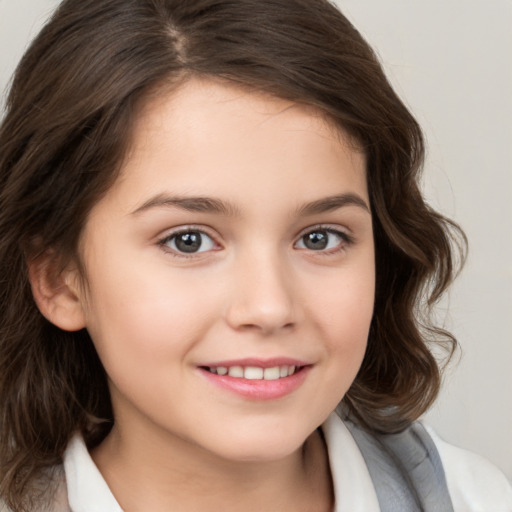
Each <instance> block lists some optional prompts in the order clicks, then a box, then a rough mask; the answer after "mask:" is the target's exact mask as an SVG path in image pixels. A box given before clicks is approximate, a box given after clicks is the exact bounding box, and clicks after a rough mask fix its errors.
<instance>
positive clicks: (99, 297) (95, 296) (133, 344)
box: [87, 264, 218, 371]
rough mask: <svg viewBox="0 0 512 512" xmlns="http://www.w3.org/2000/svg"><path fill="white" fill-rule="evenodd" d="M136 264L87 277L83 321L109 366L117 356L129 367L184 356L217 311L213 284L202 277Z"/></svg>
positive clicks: (168, 361)
mask: <svg viewBox="0 0 512 512" xmlns="http://www.w3.org/2000/svg"><path fill="white" fill-rule="evenodd" d="M139 268H143V269H144V271H137V268H131V269H127V268H123V266H122V264H121V265H119V266H117V268H111V269H110V270H109V271H107V272H102V275H94V276H92V278H91V282H93V283H94V285H95V286H94V288H93V289H92V290H91V297H90V300H89V304H90V305H91V306H90V308H89V310H88V312H87V326H88V330H89V332H90V334H91V337H92V339H93V340H94V343H95V346H96V349H97V350H98V353H99V355H100V358H101V359H102V361H103V364H104V366H105V367H106V369H107V371H108V367H109V366H111V365H113V364H115V365H117V364H120V362H121V361H120V358H122V360H123V361H122V362H123V364H125V365H128V364H130V366H131V367H132V368H130V370H132V371H137V370H138V369H139V368H141V367H143V366H144V365H142V364H141V363H142V361H145V362H146V363H151V364H155V365H159V364H166V363H167V364H169V363H170V362H172V361H170V359H174V360H176V359H183V358H184V357H186V354H187V352H188V351H189V350H190V349H191V348H193V347H194V345H195V344H196V343H198V342H199V341H200V340H201V338H202V337H203V335H204V333H205V331H206V330H207V329H208V328H209V326H210V325H211V322H213V321H214V319H215V317H216V316H218V315H217V309H218V307H217V303H216V301H215V298H214V297H213V296H212V293H211V289H210V288H208V287H204V286H203V284H204V283H203V282H202V280H201V279H195V278H194V279H191V278H190V277H189V276H188V275H186V273H183V272H171V271H167V272H162V271H159V272H157V271H155V270H154V268H153V267H152V266H151V265H141V266H140V267H139ZM205 288H206V289H205ZM213 289H214V288H213ZM198 312H200V314H199V313H198ZM146 367H147V366H146Z"/></svg>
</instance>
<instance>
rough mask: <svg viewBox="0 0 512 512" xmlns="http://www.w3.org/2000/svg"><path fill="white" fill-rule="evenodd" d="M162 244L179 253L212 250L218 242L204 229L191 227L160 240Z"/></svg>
mask: <svg viewBox="0 0 512 512" xmlns="http://www.w3.org/2000/svg"><path fill="white" fill-rule="evenodd" d="M160 245H163V246H165V247H166V248H169V249H172V250H173V251H175V252H178V253H184V254H195V253H200V252H206V251H211V250H212V249H214V248H215V245H216V244H215V242H214V241H213V239H212V238H211V237H210V236H209V235H207V234H206V233H204V232H203V231H199V230H192V229H190V230H187V231H180V232H179V233H174V234H172V235H170V236H167V237H166V238H164V239H163V240H162V241H161V242H160Z"/></svg>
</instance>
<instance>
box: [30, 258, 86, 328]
mask: <svg viewBox="0 0 512 512" xmlns="http://www.w3.org/2000/svg"><path fill="white" fill-rule="evenodd" d="M27 265H28V275H29V280H30V285H31V287H32V294H33V296H34V300H35V302H36V304H37V307H38V309H39V311H40V312H41V314H42V315H43V316H44V317H45V318H46V319H47V320H48V321H50V322H51V323H52V324H54V325H56V326H57V327H59V328H60V329H63V330H65V331H78V330H79V329H83V328H84V327H85V316H84V312H83V297H82V292H81V290H80V287H79V278H78V270H77V269H75V268H73V269H64V270H57V269H56V265H57V262H56V255H55V253H54V251H51V250H48V251H46V252H44V253H43V254H42V255H40V256H38V257H37V258H35V259H32V260H29V261H28V262H27Z"/></svg>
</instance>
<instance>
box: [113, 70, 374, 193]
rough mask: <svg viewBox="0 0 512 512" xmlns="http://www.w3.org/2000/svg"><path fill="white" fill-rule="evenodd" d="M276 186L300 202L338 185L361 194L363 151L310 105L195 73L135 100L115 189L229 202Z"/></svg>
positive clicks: (363, 188) (336, 188)
mask: <svg viewBox="0 0 512 512" xmlns="http://www.w3.org/2000/svg"><path fill="white" fill-rule="evenodd" d="M276 187H277V188H280V189H283V188H286V190H287V195H286V197H287V198H291V199H293V197H294V195H296V196H297V200H298V199H299V197H298V196H301V197H300V200H304V201H307V200H315V199H317V197H316V196H322V195H324V196H325V195H332V192H339V193H342V192H347V190H341V189H344V188H348V189H352V190H348V191H349V192H357V193H358V194H359V195H362V196H363V197H364V198H365V199H367V190H366V176H365V158H364V155H363V153H362V151H361V150H359V149H358V148H357V146H355V144H354V143H353V141H352V140H350V139H349V138H348V137H347V135H346V134H345V133H344V132H343V131H342V130H340V129H339V128H337V127H335V126H334V123H333V122H332V121H330V120H329V119H328V118H327V116H326V115H325V114H324V113H323V112H322V111H320V110H319V109H317V108H315V107H312V106H309V105H304V104H299V103H294V102H292V101H288V100H284V99H280V98H276V97H272V96H269V95H265V94H262V93H258V92H253V91H248V90H247V89H244V88H241V87H238V86H236V85H230V84H227V83H225V82H220V81H213V80H199V79H193V80H189V81H187V82H185V83H184V84H183V85H181V86H180V87H179V88H178V89H177V90H175V91H172V92H165V91H164V92H160V93H158V94H154V95H152V96H151V97H150V98H148V99H147V100H146V102H145V103H144V104H143V105H142V106H141V108H140V110H139V112H138V115H137V118H136V122H135V125H134V130H133V135H132V140H131V144H130V147H129V151H128V153H127V157H126V160H125V163H124V165H123V167H122V172H121V179H120V180H119V182H118V186H117V189H118V190H120V189H128V188H130V189H131V192H133V191H134V190H136V191H137V194H138V195H141V194H147V195H148V194H155V193H158V192H161V191H167V192H172V193H174V194H196V195H203V194H205V193H206V194H207V195H210V194H211V195H214V196H217V197H221V198H222V197H223V196H224V195H228V196H232V197H233V198H234V200H235V201H236V195H237V193H238V192H240V191H242V190H245V192H246V193H247V192H252V194H250V195H252V196H255V197H257V198H259V201H262V200H264V199H265V198H268V199H269V201H270V200H272V199H273V200H274V201H273V202H274V203H275V202H276V200H278V202H279V200H280V199H281V198H282V196H281V197H275V189H276ZM248 188H249V189H251V190H248ZM159 189H160V190H159ZM164 189H167V190H164ZM169 189H172V190H169ZM328 192H331V194H328ZM137 194H136V195H137ZM304 195H308V196H309V197H302V196H304ZM241 199H242V201H245V199H247V197H246V198H245V199H244V198H241Z"/></svg>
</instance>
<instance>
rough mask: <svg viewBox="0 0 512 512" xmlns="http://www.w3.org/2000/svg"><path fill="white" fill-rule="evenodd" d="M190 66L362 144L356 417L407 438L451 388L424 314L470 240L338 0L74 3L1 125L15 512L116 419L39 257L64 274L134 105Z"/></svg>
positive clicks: (0, 348) (8, 478)
mask: <svg viewBox="0 0 512 512" xmlns="http://www.w3.org/2000/svg"><path fill="white" fill-rule="evenodd" d="M194 76H195V77H206V78H208V77H211V78H215V79H220V80H226V81H229V82H231V83H236V84H239V85H241V86H243V87H246V88H250V89H251V90H254V91H258V92H263V93H267V94H270V95H274V96H277V97H281V98H284V99H288V100H292V101H297V102H301V103H305V104H309V105H312V106H314V107H316V108H318V109H319V110H320V111H321V112H323V113H325V115H326V116H327V117H328V118H329V119H330V120H332V121H333V122H334V124H335V125H336V126H337V127H338V128H339V129H340V130H343V131H345V132H346V133H347V134H348V135H349V136H350V137H351V138H352V139H353V140H354V141H356V143H357V147H360V148H361V149H362V150H363V151H364V153H365V155H366V158H367V179H368V189H369V194H370V200H371V208H372V215H373V222H374V233H375V235H374V236H375V247H376V270H377V283H376V297H375V312H374V317H373V321H372V325H371V329H370V336H369V343H368V349H367V352H366V355H365V358H364V361H363V364H362V366H361V369H360V371H359V373H358V375H357V377H356V379H355V381H354V383H353V385H352V386H351V388H350V389H349V391H348V392H347V394H346V396H345V398H344V400H343V404H344V410H345V412H346V413H347V414H349V415H351V416H352V417H353V418H355V420H356V421H358V422H359V423H360V424H362V425H363V426H364V427H366V428H368V429H370V430H373V431H378V432H396V431H399V430H401V429H403V428H404V427H406V426H407V425H408V424H409V423H410V422H411V421H414V420H415V419H417V418H418V417H419V416H420V415H421V414H422V413H423V412H424V411H425V410H426V409H427V408H428V407H429V406H430V405H431V404H432V402H433V401H434V400H435V398H436V396H437V394H438V391H439V386H440V378H441V373H440V368H439V365H438V363H437V362H436V360H435V358H434V357H433V355H432V354H431V352H430V350H429V345H431V344H445V345H446V346H447V347H448V355H450V354H451V353H452V352H453V350H454V348H455V346H456V342H455V339H454V338H453V336H451V335H450V334H449V333H448V332H445V331H443V330H442V329H440V328H437V327H435V326H433V325H432V324H431V323H430V321H429V317H428V315H423V314H422V312H425V311H427V309H425V308H430V307H431V306H432V305H433V304H435V302H436V301H437V300H438V299H439V298H440V296H441V295H442V293H443V292H444V291H445V289H446V288H447V286H448V285H449V284H450V282H451V280H452V279H453V277H454V274H455V272H456V268H457V264H458V263H457V262H458V260H457V254H460V255H461V256H460V261H462V260H463V259H464V251H465V237H464V235H463V233H462V232H461V231H460V229H459V228H458V226H457V225H456V224H454V223H453V222H451V221H450V220H448V219H446V218H445V217H443V216H442V215H440V214H439V213H436V212H435V211H433V210H432V209H431V208H430V207H429V206H428V205H427V204H426V203H425V201H424V200H423V198H422V195H421V192H420V189H419V178H420V173H421V169H422V164H423V158H424V143H423V138H422V133H421V130H420V128H419V126H418V124H417V123H416V121H415V120H414V118H413V117H412V116H411V114H410V113H409V112H408V110H407V109H406V108H405V106H404V105H403V103H402V102H401V101H400V99H399V98H398V97H397V95H396V94H395V93H394V91H393V90H392V88H391V86H390V85H389V83H388V81H387V80H386V78H385V75H384V73H383V71H382V69H381V66H380V64H379V62H378V60H377V58H376V57H375V55H374V53H373V52H372V50H371V48H370V47H369V46H368V44H367V43H366V42H365V41H364V39H363V38H362V37H361V35H360V34H359V33H358V32H357V30H356V29H355V28H354V27H353V26H352V25H351V24H350V22H349V21H348V20H347V19H346V18H345V17H344V16H343V15H342V14H341V13H340V12H339V11H338V10H337V9H336V8H335V7H334V6H333V5H332V4H331V3H329V2H328V1H327V0H187V1H186V2H185V1H179V0H102V1H101V2H98V1H97V0H65V1H64V2H62V4H61V5H60V7H59V8H58V9H57V10H56V12H55V14H54V15H53V17H52V18H51V19H50V20H49V22H48V23H47V25H46V26H45V27H44V28H43V30H42V31H41V33H40V34H39V36H38V37H37V38H36V39H35V40H34V42H33V43H32V45H31V46H30V48H29V49H28V51H27V52H26V54H25V56H24V57H23V59H22V61H21V62H20V64H19V66H18V68H17V71H16V74H15V76H14V80H13V82H12V87H11V90H10V94H9V97H8V100H7V108H6V114H5V118H4V120H3V123H2V126H1V127H0V148H1V150H0V232H1V233H2V239H1V241H0V409H1V417H0V422H1V423H0V495H1V496H2V497H3V498H4V500H5V501H6V503H7V504H8V506H10V507H11V508H12V509H13V511H15V512H21V511H23V510H27V509H28V508H30V506H29V501H27V499H29V498H27V496H28V497H30V493H28V490H29V489H30V488H32V487H33V484H34V482H36V481H37V479H38V478H39V477H40V476H41V475H43V474H45V472H47V471H48V468H51V467H52V466H54V465H56V464H59V463H60V462H61V460H62V455H63V453H64V450H65V448H66V445H67V443H68V441H69V439H70V437H71V435H72V434H73V432H75V431H77V430H79V431H80V432H81V433H82V435H83V436H84V439H85V441H86V443H87V445H88V446H89V447H92V446H95V445H97V444H98V443H100V442H101V441H102V439H103V438H104V437H105V436H106V434H107V433H108V431H109V429H110V428H111V426H112V422H113V414H112V406H111V403H110V397H109V392H108V387H107V378H106V375H105V371H104V370H103V367H102V365H101V362H100V360H99V358H98V356H97V354H96V351H95V349H94V346H93V344H92V341H91V339H90V337H89V335H88V333H87V332H86V331H85V330H81V331H78V332H66V331H63V330H60V329H59V328H57V327H55V326H54V325H52V324H51V323H50V322H48V321H47V320H46V319H45V318H44V317H43V316H42V315H41V313H40V312H39V311H38V309H37V307H36V305H35V302H34V299H33V297H32V293H31V289H30V283H29V279H28V272H27V260H28V259H31V258H35V257H37V256H38V255H40V254H42V253H44V252H45V251H48V250H53V251H55V258H56V268H57V267H62V266H64V265H65V264H66V263H67V262H69V261H72V260H74V261H76V262H77V263H79V258H78V247H79V242H80V234H81V233H82V231H83V227H84V225H85V222H86V220H87V215H88V213H89V212H90V210H91V208H92V207H93V206H94V204H96V203H97V201H98V200H99V199H100V198H101V197H102V195H103V194H104V193H105V192H106V191H107V190H108V189H109V187H110V186H111V185H112V184H113V183H114V181H115V180H116V178H117V176H118V173H119V171H120V169H121V167H122V163H123V158H124V156H125V155H126V151H127V149H128V148H129V144H130V138H131V134H132V128H133V125H134V119H135V118H136V117H137V112H138V108H139V107H140V105H141V104H143V102H144V101H145V100H146V99H147V98H148V97H149V96H151V95H152V94H155V93H158V91H161V90H162V89H161V88H162V87H164V88H166V90H169V91H172V90H173V89H174V88H176V87H178V86H179V85H180V84H182V83H183V82H185V81H186V80H187V78H189V77H194Z"/></svg>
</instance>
